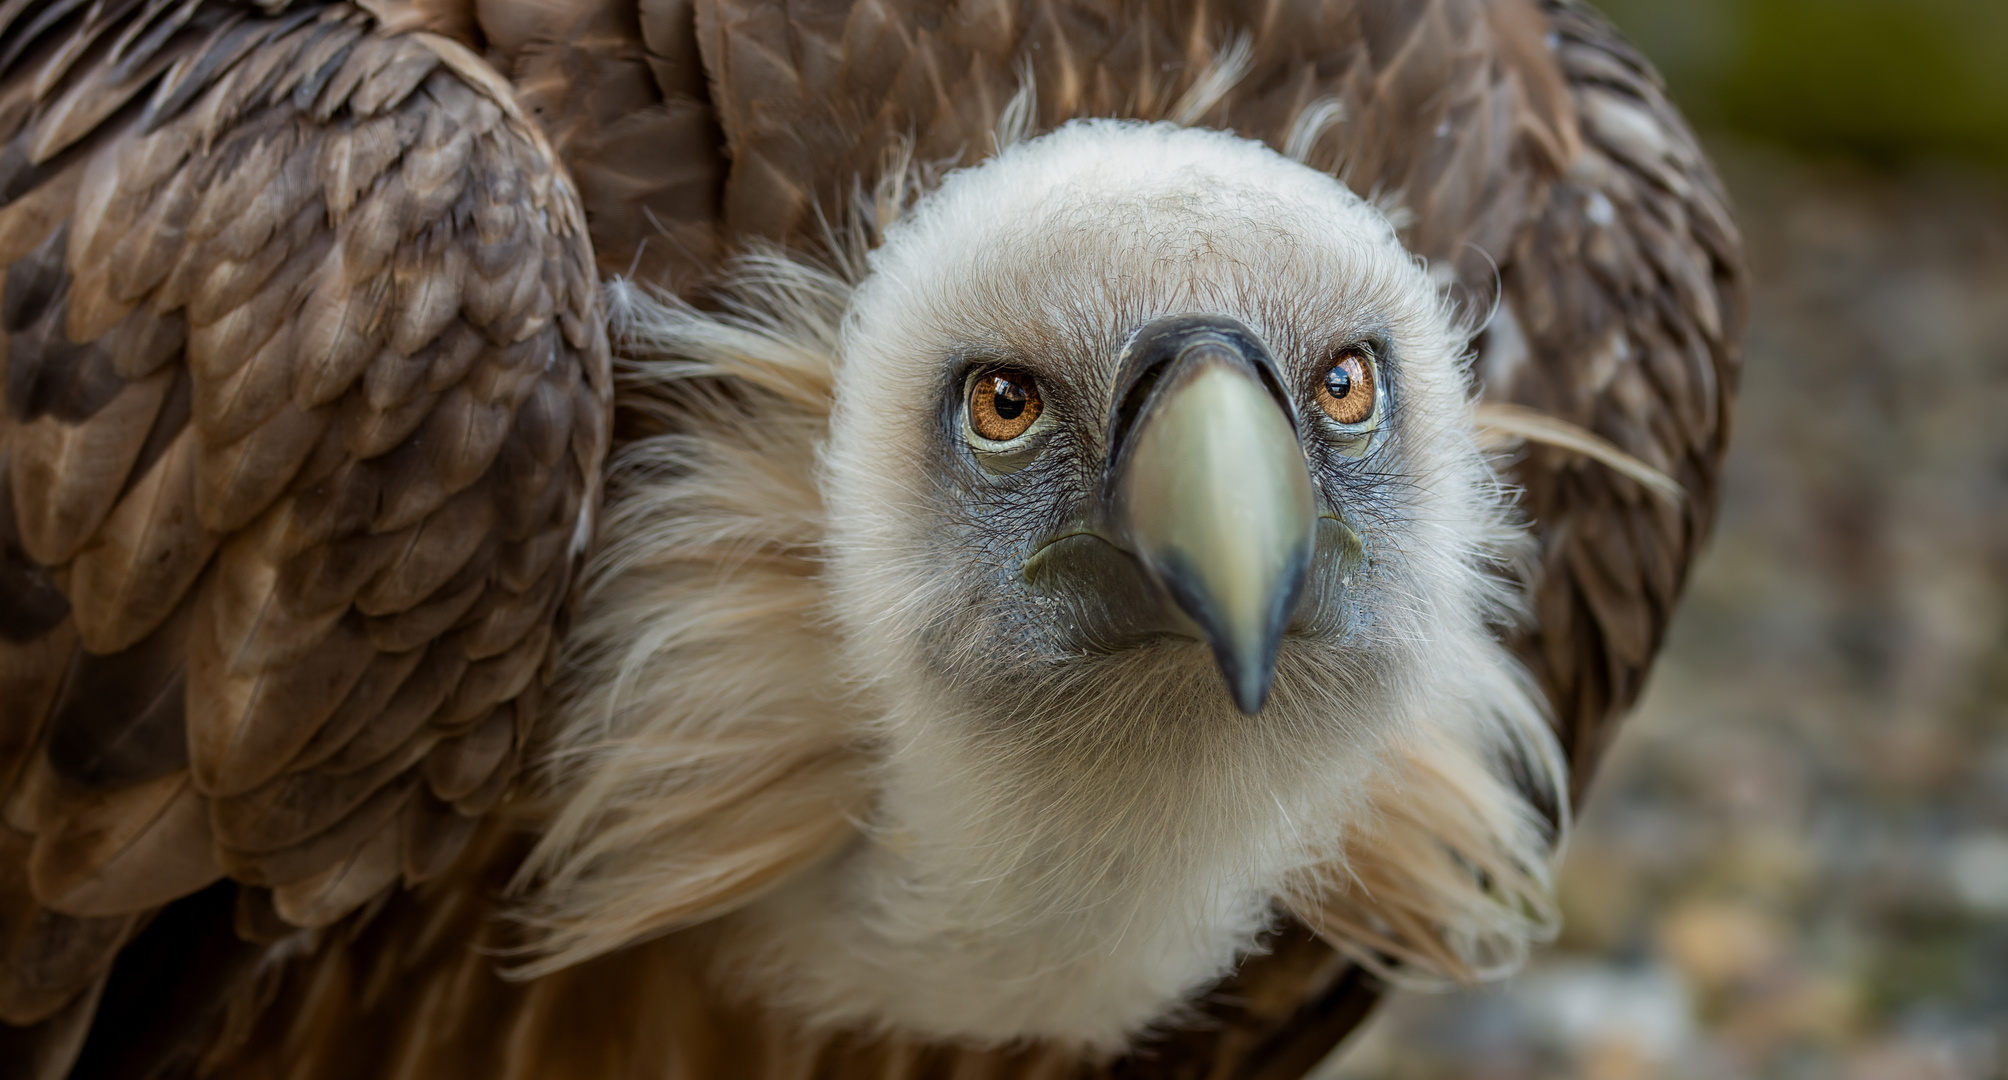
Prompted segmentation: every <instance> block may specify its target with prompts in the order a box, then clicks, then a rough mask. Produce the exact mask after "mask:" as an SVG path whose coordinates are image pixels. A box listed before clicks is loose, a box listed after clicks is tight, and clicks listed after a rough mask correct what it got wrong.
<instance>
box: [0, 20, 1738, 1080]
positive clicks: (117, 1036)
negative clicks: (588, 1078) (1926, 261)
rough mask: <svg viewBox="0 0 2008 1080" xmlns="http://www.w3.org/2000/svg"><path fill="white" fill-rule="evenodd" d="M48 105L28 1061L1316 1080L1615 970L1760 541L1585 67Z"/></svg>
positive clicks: (849, 63)
mask: <svg viewBox="0 0 2008 1080" xmlns="http://www.w3.org/2000/svg"><path fill="white" fill-rule="evenodd" d="M0 101H4V102H6V103H7V104H6V106H5V108H4V109H0V121H3V122H4V125H5V126H4V129H0V133H4V134H7V135H8V138H9V141H8V143H7V149H6V151H5V152H4V154H0V179H4V185H0V198H4V199H5V204H4V206H0V261H4V262H5V263H6V264H7V266H8V271H7V279H6V285H5V295H4V308H5V310H4V312H0V314H4V323H5V330H6V332H7V349H8V352H7V357H6V366H7V375H8V381H7V384H6V386H7V391H6V393H7V397H6V402H7V410H6V414H5V419H4V420H0V454H4V455H5V459H6V468H5V469H0V478H4V491H0V494H4V495H5V498H0V515H5V516H4V517H0V560H4V562H0V682H4V687H0V694H3V695H4V696H0V702H4V704H0V791H4V792H5V793H6V827H5V829H4V831H0V848H4V850H0V860H4V861H0V866H12V867H16V868H18V869H17V870H10V871H8V872H7V873H6V874H0V882H4V884H0V893H4V895H0V946H4V948H5V951H4V952H0V1022H4V1024H5V1025H6V1026H4V1027H0V1046H5V1047H7V1048H9V1052H10V1056H11V1059H12V1060H15V1061H18V1062H21V1063H24V1064H22V1065H21V1067H20V1068H19V1069H18V1070H17V1071H21V1072H22V1074H23V1075H29V1076H38V1077H41V1076H47V1077H56V1076H63V1075H76V1076H122V1075H128V1074H130V1075H135V1076H138V1075H178V1074H181V1073H183V1072H187V1073H190V1074H200V1075H220V1076H264V1075H274V1074H285V1075H298V1076H326V1077H330V1078H334V1077H342V1076H351V1075H353V1076H382V1075H409V1076H442V1075H484V1076H486V1075H498V1076H537V1077H557V1076H572V1075H579V1076H585V1075H592V1076H630V1075H632V1076H654V1075H686V1074H688V1075H732V1076H757V1075H774V1076H782V1075H796V1074H798V1073H800V1074H807V1073H811V1072H813V1073H814V1074H816V1075H832V1076H891V1075H914V1074H929V1075H931V1074H933V1073H935V1072H940V1073H941V1074H943V1075H947V1074H950V1073H952V1072H955V1071H956V1070H990V1071H989V1072H987V1073H984V1074H985V1075H1027V1076H1029V1075H1089V1074H1095V1073H1107V1072H1110V1071H1115V1072H1122V1073H1124V1074H1126V1075H1127V1074H1149V1073H1150V1072H1151V1071H1152V1070H1158V1071H1160V1072H1163V1073H1164V1074H1166V1075H1182V1073H1179V1072H1178V1070H1181V1069H1200V1070H1202V1072H1204V1071H1205V1070H1214V1072H1212V1073H1208V1074H1212V1075H1251V1076H1252V1075H1289V1074H1290V1073H1291V1070H1294V1069H1300V1068H1302V1067H1306V1066H1308V1064H1309V1062H1310V1061H1312V1060H1315V1057H1316V1056H1317V1055H1319V1054H1321V1053H1322V1052H1323V1051H1324V1050H1325V1049H1327V1048H1329V1047H1330V1046H1331V1045H1332V1044H1333V1043H1334V1042H1335V1041H1336V1040H1337V1039H1338V1038H1339V1037H1340V1036H1342V1035H1343V1034H1344V1031H1345V1030H1346V1029H1347V1028H1348V1027H1350V1025H1351V1024H1352V1023H1353V1022H1355V1021H1356V1020H1357V1017H1358V1016H1359V1014H1360V1011H1361V1010H1362V1009H1363V1008H1364V1006H1365V1004H1366V1003H1368V1002H1370V1001H1371V999H1372V997H1373V995H1374V993H1375V992H1376V987H1377V986H1378V985H1380V984H1382V983H1384V982H1387V981H1393V982H1397V983H1400V982H1458V981H1469V980H1472V979H1477V978H1483V977H1487V976H1489V975H1491V974H1494V973H1497V972H1501V971H1505V970H1510V968H1511V967H1512V966H1513V965H1514V964H1516V963H1517V962H1518V960H1519V959H1520V958H1521V957H1523V956H1524V955H1525V951H1526V949H1527V948H1528V947H1529V945H1530V944H1532V943H1534V942H1536V941H1538V940H1540V939H1541V938H1542V937H1543V936H1544V935H1545V934H1547V933H1549V932H1550V931H1551V930H1552V925H1553V916H1552V907H1551V904H1550V902H1549V899H1548V896H1547V889H1548V874H1549V869H1550V861H1551V850H1552V845H1553V843H1554V841H1555V839H1556V837H1557V833H1556V827H1557V826H1558V825H1559V824H1560V823H1562V822H1565V821H1566V817H1567V807H1568V805H1569V800H1570V799H1571V797H1572V794H1573V790H1572V780H1571V770H1573V778H1574V779H1573V782H1574V784H1576V785H1579V784H1580V783H1581V779H1582V777H1584V776H1586V775H1587V774H1588V771H1589V769H1590V767H1591V766H1592V765H1593V763H1594V759H1595V755H1596V753H1597V751H1598V749H1599V748H1600V747H1601V745H1602V742H1603V740H1604V738H1605V737H1606V736H1607V733H1608V731H1609V730H1610V727H1611V725H1610V723H1609V721H1610V719H1611V718H1612V716H1613V715H1614V714H1615V713H1616V711H1618V710H1620V709H1622V708H1623V707H1624V706H1625V705H1626V704H1628V703H1629V701H1630V700H1631V698H1632V697H1633V696H1634V695H1635V694H1636V692H1637V688H1638V684H1639V680H1640V679H1641V678H1642V677H1643V674H1644V671H1645V670H1646V667H1647V665H1648V664H1649V662H1650V659H1651V656H1652V653H1653V651H1654V649H1655V648H1656V646H1657V643H1658V640H1659V635H1660V634H1661V632H1662V630H1663V627H1664V625H1665V621H1666V619H1667V617H1668V615H1669V613H1670V610H1671V605H1672V603H1673V601H1674V599H1675V598H1676V597H1677V595H1678V592H1679V588H1680V584H1681V580H1682V578H1683V576H1684V572H1685V567H1686V564H1687V562H1688V560H1689V559H1690V558H1691V557H1692V554H1693V552H1694V549H1695V546H1696V545H1697V544H1698V543H1699V540H1700V538H1701V537H1702V536H1703V535H1704V534H1705V532H1706V528H1707V525H1708V519H1709V514H1710V511H1711V508H1712V505H1713V486H1714V482H1715V475H1716V470H1717V468H1718V463H1719V458H1720V454H1721V450H1722V446H1723V440H1724V439H1725V437H1726V420H1727V410H1728V403H1729V397H1728V395H1729V392H1730V387H1731V386H1732V385H1733V379H1734V373H1735V343H1736V339H1737V336H1738V334H1739V333H1740V277H1739V275H1740V269H1739V263H1738V253H1737V247H1736V239H1735V234H1734V231H1733V229H1732V228H1731V226H1730V225H1729V223H1728V220H1727V217H1726V211H1725V209H1724V206H1723V203H1722V200H1721V196H1720V194H1719V191H1718V189H1717V187H1716V185H1715V182H1714V180H1713V178H1712V176H1711V175H1710V174H1709V172H1708V169H1707V165H1706V162H1705V161H1704V160H1703V159H1702V157H1701V156H1700V154H1699V152H1698V151H1697V150H1696V148H1695V146H1694V144H1693V141H1692V138H1691V136H1689V135H1688V134H1687V132H1686V130H1685V128H1684V126H1682V124H1681V123H1680V121H1679V119H1678V117H1677V115H1675V114H1674V113H1673V112H1672V111H1671V108H1670V106H1668V105H1667V103H1666V101H1665V98H1664V95H1663V93H1662V91H1661V90H1660V89H1659V87H1658V84H1657V82H1656V80H1655V79H1654V77H1653V76H1652V75H1651V74H1650V71H1649V69H1647V68H1645V67H1644V65H1643V63H1642V61H1640V60H1638V58H1637V57H1636V56H1635V55H1634V54H1632V53H1631V52H1630V51H1629V49H1628V47H1626V46H1624V45H1623V44H1622V43H1621V42H1620V41H1618V40H1617V39H1616V38H1615V36H1614V35H1612V34H1611V32H1610V31H1609V30H1608V29H1607V28H1606V27H1604V26H1603V25H1602V24H1601V23H1600V22H1598V21H1597V20H1596V18H1595V17H1594V16H1592V15H1590V14H1588V13H1587V12H1585V11H1583V10H1581V9H1579V8H1577V7H1575V6H1573V5H1568V4H1540V3H1535V2H1533V0H1492V2H1479V0H1442V2H1439V3H1433V4H1419V5H1395V4H1379V3H1370V2H1363V0H1361V2H1356V0H1325V2H1323V3H1303V4H1291V3H1277V4H1269V5H1264V6H1260V7H1250V8H1247V9H1234V10H1217V9H1214V8H1211V7H1208V6H1206V5H1203V4H1195V3H1189V2H1178V3H1172V2H1151V3H1132V4H1115V5H1108V4H1092V3H1068V2H1062V0H1044V2H1032V3H1025V4H1012V3H998V4H984V3H961V4H953V3H909V4H894V3H889V2H879V0H857V2H854V3H833V4H828V5H822V6H819V7H816V8H813V9H812V8H797V7H792V6H784V5H774V4H769V3H766V2H765V0H756V2H731V0H700V2H696V3H690V4H684V3H655V2H643V3H641V4H639V5H635V4H632V3H625V2H620V0H608V2H605V3H568V4H564V5H539V4H529V3H518V2H512V0H484V2H481V3H475V4H464V3H459V2H457V0H412V2H400V0H375V2H372V3H365V4H363V5H362V6H360V7H350V6H347V5H344V4H316V3H298V2H295V3H291V4H287V3H266V4H250V3H243V4H239V3H233V2H230V0H197V2H193V3H187V4H178V5H170V4H166V3H164V2H162V3H156V2H151V0H135V2H131V3H105V4H96V5H80V4H74V3H67V2H62V0H56V2H50V3H31V4H19V5H15V6H11V7H8V8H5V9H0ZM610 332H611V336H609V334H610ZM615 357H618V358H619V359H618V360H615V359H614V358H615ZM1669 490H1671V491H1673V492H1676V493H1677V494H1673V495H1669V494H1668V491H1669ZM1223 980H1226V981H1224V982H1223ZM170 990H171V992H172V993H171V1000H173V1001H174V1002H175V1005H174V1006H173V1007H171V1008H167V1009H160V1008H157V1007H155V1006H154V1004H153V1003H154V1002H155V1001H157V1000H158V999H159V998H160V997H161V995H162V994H163V993H167V992H169V991H170ZM155 1070H164V1071H155ZM916 1070H917V1072H916ZM1262 1070H1269V1071H1267V1072H1263V1071H1262Z"/></svg>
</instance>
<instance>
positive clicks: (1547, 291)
mask: <svg viewBox="0 0 2008 1080" xmlns="http://www.w3.org/2000/svg"><path fill="white" fill-rule="evenodd" d="M1547 13H1548V16H1549V18H1550V20H1551V22H1552V25H1553V32H1554V35H1555V39H1554V40H1555V58H1556V61H1557V64H1558V67H1559V69H1560V71H1561V72H1562V74H1563V76H1564V77H1565V78H1566V80H1567V92H1568V95H1569V101H1570V102H1571V104H1572V107H1573V110H1574V112H1575V113H1576V115H1577V116H1578V117H1579V123H1580V131H1581V143H1582V150H1581V151H1580V152H1579V153H1578V154H1577V155H1576V156H1575V157H1574V158H1573V159H1572V160H1571V162H1570V167H1569V169H1568V171H1567V173H1566V174H1565V175H1564V176H1563V177H1560V178H1558V179H1557V180H1556V181H1555V182H1554V183H1552V184H1551V185H1550V186H1549V187H1548V188H1547V190H1546V191H1545V192H1544V193H1543V195H1542V197H1541V198H1540V200H1539V201H1538V202H1536V203H1534V204H1533V205H1532V206H1530V208H1529V214H1528V220H1527V221H1526V222H1525V223H1524V224H1523V225H1522V227H1521V229H1520V231H1519V233H1518V235H1517V236H1516V237H1515V238H1514V239H1513V241H1512V244H1511V246H1510V247H1508V248H1506V249H1504V250H1502V251H1499V252H1496V253H1495V254H1496V256H1497V257H1498V259H1499V276H1500V282H1501V286H1502V288H1503V291H1504V298H1505V302H1506V309H1505V310H1506V312H1507V313H1509V314H1510V317H1511V321H1510V323H1507V322H1503V321H1502V323H1501V324H1498V325H1497V326H1495V329H1494V331H1493V332H1492V333H1490V334H1488V335H1487V337H1486V339H1485V341H1484V342H1483V343H1482V356H1481V360H1480V368H1479V370H1480V374H1481V376H1482V377H1483V378H1484V380H1485V382H1486V397H1487V399H1488V400H1496V401H1507V402H1513V403H1517V404H1522V405H1528V406H1532V407H1535V408H1538V409H1541V410H1542V411H1544V412H1547V413H1549V414H1551V415H1554V416H1556V417H1559V418H1561V419H1563V420H1566V421H1569V422H1571V423H1574V424H1577V425H1580V426H1582V427H1584V428H1588V429H1589V430H1591V431H1594V432H1596V433H1597V434H1599V435H1602V436H1603V437H1605V438H1607V439H1609V440H1610V441H1611V442H1613V443H1615V444H1616V445H1617V446H1618V447H1619V448H1621V449H1623V450H1625V451H1626V452H1628V453H1630V454H1632V455H1634V456H1635V457H1638V458H1639V459H1641V460H1643V461H1645V462H1646V463H1647V464H1649V465H1651V466H1653V467H1655V468H1657V469H1659V470H1660V471H1662V472H1664V473H1666V474H1667V475H1669V476H1671V477H1673V478H1674V479H1675V480H1677V481H1679V483H1680V485H1681V486H1682V488H1684V489H1685V492H1686V498H1685V499H1683V500H1682V501H1681V502H1680V503H1679V505H1677V506H1676V505H1672V504H1669V503H1667V502H1666V501H1664V500H1661V499H1657V498H1654V497H1653V496H1652V495H1651V493H1650V492H1648V491H1646V490H1645V489H1644V488H1642V487H1640V486H1639V485H1637V484H1635V483H1633V482H1632V481H1629V480H1626V479H1624V478H1622V477H1620V476H1619V475H1618V474H1616V473H1615V472H1613V471H1611V470H1609V469H1606V468H1604V467H1602V466H1599V465H1596V464H1595V463H1592V462H1590V461H1588V460H1587V459H1585V458H1582V457H1580V456H1577V455H1572V454H1568V453H1566V452H1562V451H1557V450H1551V449H1547V448H1533V449H1530V450H1528V451H1527V453H1526V456H1525V457H1524V459H1523V460H1521V461H1520V462H1519V464H1518V465H1517V466H1516V468H1515V470H1514V479H1515V480H1516V481H1517V482H1518V483H1519V484H1520V485H1521V486H1522V488H1523V489H1524V490H1525V492H1526V494H1525V496H1524V498H1523V505H1524V506H1525V507H1526V510H1527V513H1528V515H1529V516H1530V517H1531V518H1532V520H1533V523H1534V527H1535V531H1536V535H1537V536H1538V537H1539V538H1540V540H1541V565H1540V568H1539V570H1538V572H1537V577H1536V581H1537V583H1538V584H1537V587H1536V589H1535V593H1534V608H1535V619H1534V621H1533V622H1532V624H1531V625H1530V627H1529V628H1528V629H1527V630H1526V631H1524V632H1523V633H1522V634H1521V635H1520V636H1519V637H1518V639H1517V640H1516V641H1515V646H1516V648H1517V650H1518V651H1519V653H1520V655H1521V656H1522V658H1523V659H1525V660H1526V662H1527V663H1528V665H1529V666H1530V667H1531V668H1532V669H1533V670H1534V672H1535V674H1536V675H1537V676H1538V677H1539V679H1540V680H1541V685H1542V689H1543V690H1545V691H1546V692H1547V695H1548V700H1549V702H1550V703H1551V705H1552V706H1553V708H1554V711H1555V717H1556V721H1557V723H1558V724H1559V725H1560V728H1561V733H1562V736H1563V743H1564V747H1565V749H1566V750H1567V751H1568V753H1569V755H1570V759H1571V762H1572V765H1573V768H1574V775H1575V784H1576V788H1577V790H1576V793H1575V794H1576V796H1577V797H1578V798H1580V796H1581V794H1582V789H1583V785H1585V784H1586V783H1587V782H1588V781H1589V780H1590V778H1591V777H1592V775H1593V774H1594V770H1595V766H1596V762H1597V759H1598V756H1599V755H1600V754H1601V753H1602V751H1603V748H1604V746H1605V745H1606V744H1607V743H1608V741H1609V739H1610V736H1611V734H1612V732H1613V731H1614V730H1615V727H1616V721H1617V720H1618V719H1619V718H1620V717H1621V716H1622V714H1623V712H1624V710H1625V709H1627V708H1629V707H1630V705H1631V704H1632V702H1633V701H1634V700H1635V699H1636V698H1637V696H1638V693H1639V690H1640V689H1641V687H1642V685H1643V683H1644V680H1645V676H1646V672H1647V670H1648V669H1649V667H1650V665H1651V662H1652V658H1653V655H1654V653H1656V652H1657V651H1658V649H1659V645H1660V642H1661V640H1662V637H1663V635H1664V633H1665V630H1666V624H1667V621H1668V620H1669V619H1670V618H1671V616H1672V613H1673V607H1674V604H1675V602H1676V601H1677V600H1678V598H1679V596H1680V591H1681V588H1682V586H1683V584H1684V582H1685V580H1686V575H1687V568H1688V565H1689V563H1690V562H1691V561H1692V560H1693V558H1694V557H1695V554H1696V552H1697V551H1698V549H1699V547H1700V544H1701V542H1702V540H1703V539H1704V538H1705V537H1706V536H1707V533H1708V529H1709V526H1710V524H1711V523H1712V521H1713V518H1714V511H1715V505H1716V499H1717V495H1716V484H1717V478H1718V476H1719V474H1720V469H1721V463H1722V455H1723V451H1724V449H1725V446H1726V443H1727V439H1728V435H1729V414H1730V405H1731V395H1732V393H1733V391H1734V389H1735V385H1736V378H1737V367H1738V363H1739V350H1738V344H1739V342H1740V339H1741V336H1742V324H1743V304H1744V300H1743V290H1744V270H1743V266H1742V256H1741V242H1740V240H1739V239H1738V237H1737V234H1736V230H1735V226H1734V225H1733V224H1732V223H1731V221H1730V218H1729V210H1728V203H1727V200H1726V198H1725V197H1724V195H1723V192H1722V188H1721V185H1720V183H1719V182H1718V181H1717V180H1716V178H1715V175H1714V173H1713V171H1712V170H1711V169H1710V167H1709V165H1708V163H1707V160H1706V159H1705V157H1704V156H1703V154H1702V152H1701V149H1700V147H1699V146H1698V145H1697V143H1696V142H1695V140H1694V136H1693V135H1692V134H1691V133H1690V132H1689V131H1688V129H1687V126H1686V124H1685V123H1684V122H1683V121H1682V120H1681V119H1680V116H1679V113H1678V112H1677V111H1676V110H1675V109H1674V107H1673V105H1672V103H1671V102H1670V101H1669V100H1668V99H1667V96H1666V92H1665V90H1664V89H1663V87H1662V86H1661V85H1660V82H1659V79H1658V76H1656V75H1655V74H1654V73H1653V72H1652V69H1651V68H1650V67H1649V66H1648V65H1647V64H1646V62H1645V61H1644V59H1643V58H1641V57H1640V56H1639V55H1638V53H1637V52H1636V51H1634V50H1633V49H1632V48H1631V46H1629V45H1628V44H1626V43H1625V42H1624V41H1623V40H1622V39H1621V38H1619V37H1618V35H1617V34H1616V33H1615V32H1614V31H1613V30H1611V29H1610V27H1609V26H1608V25H1607V24H1605V23H1604V22H1603V21H1602V20H1601V19H1600V18H1599V17H1597V16H1596V15H1594V14H1593V13H1591V12H1590V11H1589V10H1588V9H1587V8H1585V7H1583V6H1582V5H1580V4H1576V3H1572V2H1556V3H1552V4H1550V5H1549V6H1548V11H1547Z"/></svg>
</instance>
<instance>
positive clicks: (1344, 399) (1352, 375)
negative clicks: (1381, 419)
mask: <svg viewBox="0 0 2008 1080" xmlns="http://www.w3.org/2000/svg"><path fill="white" fill-rule="evenodd" d="M1316 394H1317V398H1318V408H1320V409H1323V410H1325V415H1326V416H1329V417H1331V418H1332V419H1333V420H1335V421H1337V422H1339V423H1341V424H1364V423H1366V422H1367V421H1368V420H1369V419H1371V418H1372V417H1373V414H1374V368H1373V364H1372V363H1370V362H1369V361H1368V357H1367V353H1366V350H1364V349H1347V350H1346V351H1344V352H1342V353H1340V354H1339V358H1338V359H1337V360H1334V361H1332V366H1331V367H1330V368H1327V369H1326V371H1325V375H1324V378H1322V379H1320V380H1319V381H1318V388H1317V392H1316Z"/></svg>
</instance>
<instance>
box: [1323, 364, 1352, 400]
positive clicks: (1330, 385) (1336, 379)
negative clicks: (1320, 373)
mask: <svg viewBox="0 0 2008 1080" xmlns="http://www.w3.org/2000/svg"><path fill="white" fill-rule="evenodd" d="M1352 392H1353V373H1352V372H1350V371H1347V370H1346V365H1344V364H1340V365H1338V366H1336V367H1334V368H1332V370H1330V371H1328V372H1326V373H1325V393H1327V394H1330V395H1332V396H1333V397H1335V398H1343V397H1345V396H1346V395H1347V394H1350V393H1352Z"/></svg>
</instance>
